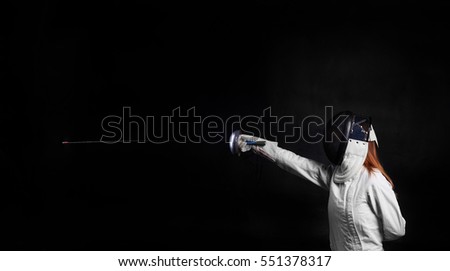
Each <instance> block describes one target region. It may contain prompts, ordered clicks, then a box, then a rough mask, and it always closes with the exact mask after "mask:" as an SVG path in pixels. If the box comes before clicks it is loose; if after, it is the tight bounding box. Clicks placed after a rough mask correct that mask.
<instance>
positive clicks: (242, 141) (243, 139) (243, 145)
mask: <svg viewBox="0 0 450 271" xmlns="http://www.w3.org/2000/svg"><path fill="white" fill-rule="evenodd" d="M257 140H259V138H258V137H254V136H251V135H244V134H241V135H239V138H238V145H239V149H240V150H241V152H248V151H249V150H251V149H252V148H256V147H257V146H254V145H248V144H247V141H257Z"/></svg>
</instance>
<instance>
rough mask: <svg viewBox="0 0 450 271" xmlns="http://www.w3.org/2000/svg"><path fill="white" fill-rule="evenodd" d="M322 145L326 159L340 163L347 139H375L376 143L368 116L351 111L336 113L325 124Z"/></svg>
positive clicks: (336, 163) (363, 140)
mask: <svg viewBox="0 0 450 271" xmlns="http://www.w3.org/2000/svg"><path fill="white" fill-rule="evenodd" d="M324 136H325V137H324V140H323V146H324V149H325V153H326V155H327V157H328V159H329V160H330V161H331V162H332V163H333V164H335V165H341V164H342V161H343V159H344V156H345V153H346V150H347V147H348V143H349V140H352V139H353V140H355V141H356V142H368V141H375V142H376V144H377V145H378V142H377V138H376V135H375V131H374V130H373V127H372V119H371V118H370V117H362V116H357V115H356V114H354V113H353V112H351V111H344V112H341V113H338V114H336V115H335V116H334V117H333V118H332V119H331V120H330V121H328V123H326V125H325V133H324Z"/></svg>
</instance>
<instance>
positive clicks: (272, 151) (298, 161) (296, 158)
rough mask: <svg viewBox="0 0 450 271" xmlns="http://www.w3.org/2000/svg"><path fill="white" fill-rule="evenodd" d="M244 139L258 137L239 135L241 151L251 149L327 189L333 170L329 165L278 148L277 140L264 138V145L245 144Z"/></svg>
mask: <svg viewBox="0 0 450 271" xmlns="http://www.w3.org/2000/svg"><path fill="white" fill-rule="evenodd" d="M246 140H254V141H256V140H260V139H259V138H255V137H252V136H248V135H241V136H240V138H239V146H240V148H241V151H243V152H245V151H248V150H253V152H254V153H256V154H259V155H261V156H263V157H265V158H267V159H269V160H270V161H272V162H274V163H276V164H277V165H278V166H279V167H281V168H282V169H284V170H286V171H288V172H290V173H292V174H294V175H297V176H300V177H302V178H304V179H306V180H308V181H310V182H312V183H314V184H315V185H317V186H320V187H322V188H324V189H327V190H328V189H329V184H330V180H331V175H332V171H333V169H332V167H331V166H325V165H323V164H321V163H319V162H316V161H314V160H311V159H308V158H305V157H302V156H300V155H297V154H295V153H293V152H291V151H288V150H285V149H283V148H280V147H278V143H277V142H273V141H267V140H266V144H265V146H249V145H246V143H245V141H246Z"/></svg>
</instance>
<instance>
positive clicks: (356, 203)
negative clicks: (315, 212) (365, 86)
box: [253, 140, 406, 250]
mask: <svg viewBox="0 0 450 271" xmlns="http://www.w3.org/2000/svg"><path fill="white" fill-rule="evenodd" d="M277 145H278V144H277V143H276V142H271V141H266V145H265V146H264V147H260V146H258V147H256V146H253V151H254V152H256V153H258V154H260V155H262V156H264V157H266V158H268V159H270V160H272V161H273V162H275V163H277V165H278V166H280V167H281V168H283V169H285V170H286V171H288V172H290V173H293V174H295V175H298V176H301V177H303V178H305V179H307V180H308V181H311V182H312V183H314V184H316V185H318V186H320V187H322V188H324V189H326V190H328V191H329V199H328V220H329V224H330V246H331V249H332V250H383V244H382V242H383V241H388V240H394V239H397V238H399V237H401V236H403V235H404V234H405V224H406V221H405V219H404V218H403V217H402V214H401V212H400V207H399V205H398V202H397V198H396V196H395V193H394V191H393V190H392V187H391V185H390V184H389V182H388V181H387V180H386V178H385V177H384V176H383V175H382V174H381V173H380V172H379V171H375V172H372V173H369V171H368V170H367V169H366V168H365V167H364V166H363V163H364V160H365V158H366V155H367V150H368V146H367V143H366V142H363V141H358V140H350V141H349V143H348V146H347V149H346V152H345V155H344V159H343V162H342V164H341V166H332V165H330V166H325V165H323V164H321V163H318V162H316V161H313V160H310V159H307V158H304V157H301V156H299V155H297V154H295V153H293V152H290V151H288V150H285V149H282V148H280V147H278V146H277Z"/></svg>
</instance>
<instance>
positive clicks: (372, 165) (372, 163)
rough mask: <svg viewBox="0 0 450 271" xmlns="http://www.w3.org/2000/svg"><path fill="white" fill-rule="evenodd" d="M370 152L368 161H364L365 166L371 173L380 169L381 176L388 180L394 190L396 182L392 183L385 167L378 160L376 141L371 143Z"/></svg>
mask: <svg viewBox="0 0 450 271" xmlns="http://www.w3.org/2000/svg"><path fill="white" fill-rule="evenodd" d="M368 143H369V151H368V152H367V156H366V161H364V166H365V167H366V168H367V170H369V172H370V173H372V172H374V171H375V169H378V170H379V171H380V172H381V174H383V176H384V177H385V178H386V180H387V181H388V182H389V183H390V184H391V186H392V189H394V182H392V179H391V177H389V175H388V174H387V173H386V170H384V168H383V166H382V165H381V163H380V160H379V159H378V154H377V146H376V145H375V142H374V141H369V142H368Z"/></svg>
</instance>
